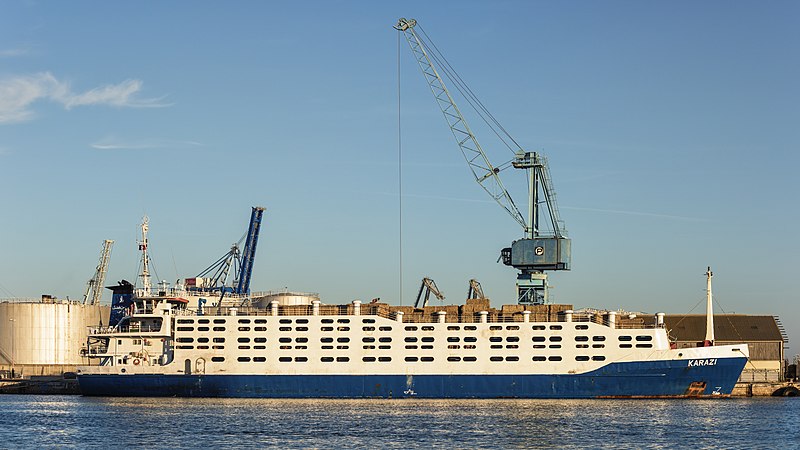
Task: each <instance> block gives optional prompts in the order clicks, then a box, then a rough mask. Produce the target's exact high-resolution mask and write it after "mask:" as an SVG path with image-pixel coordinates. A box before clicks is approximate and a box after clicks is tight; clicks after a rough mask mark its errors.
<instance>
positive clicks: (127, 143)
mask: <svg viewBox="0 0 800 450" xmlns="http://www.w3.org/2000/svg"><path fill="white" fill-rule="evenodd" d="M90 145H91V147H92V148H96V149H98V150H149V149H158V148H171V149H186V148H192V147H202V146H203V144H202V143H200V142H196V141H188V140H177V139H137V140H125V139H118V138H115V137H106V138H103V139H101V140H99V141H97V142H94V143H92V144H90Z"/></svg>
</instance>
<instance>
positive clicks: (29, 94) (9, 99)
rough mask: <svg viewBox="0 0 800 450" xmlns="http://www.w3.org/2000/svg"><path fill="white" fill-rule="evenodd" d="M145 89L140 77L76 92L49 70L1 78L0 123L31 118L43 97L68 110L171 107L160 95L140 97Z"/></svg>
mask: <svg viewBox="0 0 800 450" xmlns="http://www.w3.org/2000/svg"><path fill="white" fill-rule="evenodd" d="M141 89H142V82H141V81H140V80H125V81H123V82H121V83H118V84H107V85H105V86H100V87H96V88H94V89H90V90H88V91H86V92H82V93H75V92H73V91H72V89H71V88H70V85H69V83H67V82H64V81H60V80H58V79H56V77H54V76H53V75H52V74H51V73H50V72H42V73H37V74H34V75H26V76H17V77H12V78H6V79H3V80H0V124H3V123H14V122H22V121H26V120H30V119H32V118H33V117H34V115H35V113H34V111H33V110H32V105H33V104H34V103H35V102H37V101H40V100H50V101H53V102H56V103H60V104H62V105H63V106H64V108H65V109H67V110H69V109H72V108H74V107H76V106H88V105H110V106H117V107H129V108H160V107H164V106H170V105H169V104H167V103H164V102H163V97H160V98H137V96H136V94H137V93H138V92H139V91H140V90H141Z"/></svg>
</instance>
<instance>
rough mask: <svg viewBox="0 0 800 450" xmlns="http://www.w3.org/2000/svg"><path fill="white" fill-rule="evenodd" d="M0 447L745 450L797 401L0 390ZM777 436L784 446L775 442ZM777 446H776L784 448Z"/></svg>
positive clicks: (782, 434) (799, 433) (768, 435)
mask: <svg viewBox="0 0 800 450" xmlns="http://www.w3.org/2000/svg"><path fill="white" fill-rule="evenodd" d="M0 411H2V413H0V438H1V439H2V442H0V447H5V446H8V447H10V448H22V447H58V448H107V447H109V446H124V447H135V448H178V447H180V448H198V447H209V446H215V447H216V446H225V447H231V448H265V447H280V448H409V447H429V448H532V447H558V448H601V447H614V448H642V447H648V448H661V447H676V446H677V447H692V448H721V447H722V448H755V447H763V446H764V445H765V443H766V442H769V443H770V445H769V446H770V447H773V448H777V447H787V446H791V445H795V444H796V443H797V442H800V430H798V427H797V426H796V425H795V423H796V418H797V416H798V413H799V412H800V401H797V400H793V399H784V398H759V399H724V400H286V399H150V398H84V397H78V396H63V397H62V396H20V395H8V396H0ZM782 442H784V443H785V444H781V443H782ZM787 448H788V447H787Z"/></svg>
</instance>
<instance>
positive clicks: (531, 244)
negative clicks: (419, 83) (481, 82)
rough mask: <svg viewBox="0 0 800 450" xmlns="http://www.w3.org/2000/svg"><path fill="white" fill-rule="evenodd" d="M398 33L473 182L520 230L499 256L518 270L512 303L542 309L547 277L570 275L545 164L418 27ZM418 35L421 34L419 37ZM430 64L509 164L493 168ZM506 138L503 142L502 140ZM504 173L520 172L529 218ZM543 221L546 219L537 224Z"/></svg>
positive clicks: (411, 23) (402, 23)
mask: <svg viewBox="0 0 800 450" xmlns="http://www.w3.org/2000/svg"><path fill="white" fill-rule="evenodd" d="M394 28H395V29H396V30H398V31H399V32H401V33H403V35H404V36H405V38H406V40H407V41H408V44H409V46H410V47H411V52H412V53H413V55H414V58H415V59H416V61H417V63H418V65H419V68H420V70H421V71H422V74H423V76H424V77H425V81H427V83H428V86H429V87H430V89H431V92H432V93H433V96H434V98H435V99H436V102H437V104H438V105H439V108H440V109H441V111H442V114H444V117H445V120H446V121H447V124H448V126H449V127H450V131H451V132H452V134H453V137H455V139H456V143H457V144H458V146H459V149H460V150H461V153H462V154H463V156H464V159H465V160H466V162H467V164H468V166H469V168H470V170H471V171H472V174H473V175H474V177H475V181H477V182H478V184H480V185H481V187H482V188H483V189H484V190H485V191H486V192H487V193H488V194H489V195H490V196H491V197H492V198H493V199H494V200H495V201H496V202H497V203H498V204H499V205H500V206H501V207H502V208H503V209H505V210H506V212H508V214H510V215H511V217H512V218H514V220H515V221H517V223H519V224H520V225H521V226H522V229H523V232H524V237H523V238H522V239H518V240H516V241H514V242H513V243H512V244H511V247H508V248H504V249H502V250H501V252H500V258H501V259H502V261H503V264H505V265H507V266H512V267H514V268H516V269H517V270H519V273H518V275H517V301H518V302H519V303H522V304H543V303H546V302H547V300H548V284H547V274H546V273H545V271H546V270H547V271H550V270H569V269H570V261H571V241H570V239H569V238H568V237H567V236H566V229H565V227H564V225H563V223H562V221H561V220H560V218H559V213H558V208H557V206H556V200H555V190H554V189H553V184H552V179H551V177H550V173H549V169H548V167H547V160H546V158H545V157H544V156H543V155H540V154H539V153H537V152H529V151H525V150H523V149H522V147H520V146H519V144H517V142H516V141H515V140H514V139H513V138H512V137H511V136H510V135H509V134H508V133H507V132H506V131H505V129H503V127H502V126H501V125H500V124H499V122H498V121H497V120H496V119H495V118H494V117H493V116H492V115H491V114H490V113H489V112H488V110H487V109H486V108H485V107H484V106H483V104H481V103H480V101H479V100H478V99H477V98H476V97H475V95H474V94H473V93H472V91H471V90H470V89H469V88H468V87H467V86H466V85H465V84H464V82H463V80H462V79H461V78H460V77H459V76H458V74H456V73H455V71H454V70H453V69H452V67H451V66H450V65H449V63H447V60H446V59H445V58H444V57H443V56H442V55H441V54H440V53H439V52H438V50H437V49H436V47H435V46H434V45H432V44H431V43H430V40H429V39H427V36H426V39H423V38H422V36H420V34H418V33H417V32H416V28H418V25H417V21H416V20H414V19H404V18H401V19H400V20H399V21H398V22H397V24H396V25H395V26H394ZM422 34H425V33H424V31H423V32H422ZM433 60H436V61H437V62H438V63H439V66H440V67H441V69H442V70H443V71H444V73H445V75H446V76H447V77H448V79H449V80H450V81H451V82H453V84H454V85H455V86H456V88H457V89H458V90H459V91H460V92H461V93H462V94H463V95H464V97H465V98H466V99H467V102H468V103H469V104H470V105H471V106H472V107H473V108H475V111H476V112H477V114H478V115H479V116H480V117H481V118H482V119H483V120H484V121H485V122H486V124H487V125H488V126H489V127H490V128H492V130H493V131H494V132H495V134H496V135H497V136H498V137H499V138H500V140H501V141H503V143H504V144H505V145H506V146H508V147H509V148H512V144H513V147H514V148H512V150H514V151H515V155H514V158H513V159H512V160H511V161H509V162H507V163H505V164H502V165H498V166H495V165H493V164H492V163H491V162H490V161H489V158H488V156H487V155H486V153H485V152H484V150H483V148H482V147H481V145H480V144H479V143H478V140H477V138H476V137H475V135H474V134H473V132H472V130H471V129H470V127H469V125H468V124H467V121H466V120H465V119H464V116H463V115H462V114H461V111H460V110H459V108H458V106H456V103H455V101H454V100H453V97H452V96H451V95H450V91H448V89H447V87H446V86H445V83H444V81H443V79H442V77H441V76H440V74H439V71H438V70H437V68H436V66H434V63H433ZM503 135H504V136H505V138H504V137H503ZM509 142H510V143H509ZM508 167H514V168H516V169H523V170H525V171H526V172H527V176H528V177H527V178H528V214H527V217H525V215H523V214H522V213H521V212H520V210H519V208H517V205H516V204H515V203H514V200H513V199H512V197H511V195H510V194H509V193H508V191H507V190H506V188H505V187H504V185H503V182H502V180H501V178H500V175H499V174H500V172H501V171H502V170H504V169H506V168H508ZM542 215H546V216H547V217H546V218H545V220H542V217H541V216H542Z"/></svg>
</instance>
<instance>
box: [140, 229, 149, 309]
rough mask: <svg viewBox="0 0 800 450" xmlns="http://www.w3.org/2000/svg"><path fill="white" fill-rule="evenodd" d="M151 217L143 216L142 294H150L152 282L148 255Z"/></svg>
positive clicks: (141, 243) (141, 249) (141, 246)
mask: <svg viewBox="0 0 800 450" xmlns="http://www.w3.org/2000/svg"><path fill="white" fill-rule="evenodd" d="M149 223H150V219H148V218H147V216H144V217H143V218H142V240H141V241H139V251H141V252H142V270H141V272H140V273H139V278H141V279H142V296H143V297H146V296H148V295H150V293H151V290H152V284H151V283H150V257H149V256H148V255H147V231H148V229H149V227H148V224H149Z"/></svg>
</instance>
